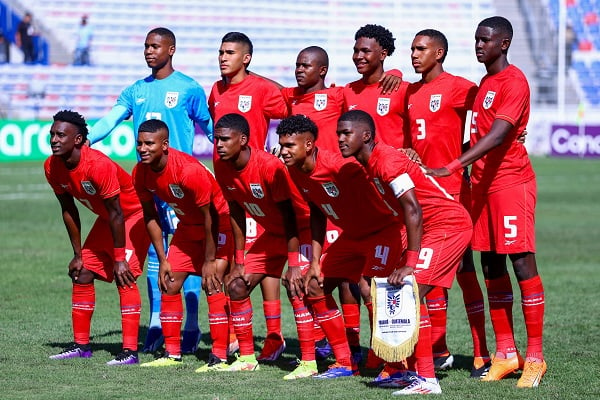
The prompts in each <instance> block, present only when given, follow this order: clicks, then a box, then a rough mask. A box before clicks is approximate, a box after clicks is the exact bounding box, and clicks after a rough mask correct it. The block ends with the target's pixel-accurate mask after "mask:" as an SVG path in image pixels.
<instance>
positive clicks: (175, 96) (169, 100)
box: [165, 92, 179, 108]
mask: <svg viewBox="0 0 600 400" xmlns="http://www.w3.org/2000/svg"><path fill="white" fill-rule="evenodd" d="M177 100H179V92H167V94H166V95H165V106H166V107H167V108H173V107H175V106H176V105H177Z"/></svg>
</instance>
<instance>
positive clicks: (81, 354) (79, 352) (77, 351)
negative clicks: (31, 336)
mask: <svg viewBox="0 0 600 400" xmlns="http://www.w3.org/2000/svg"><path fill="white" fill-rule="evenodd" d="M91 356H92V347H91V346H90V345H89V344H77V343H73V344H72V345H71V346H69V347H67V348H66V349H64V350H63V351H61V352H60V353H58V354H55V355H53V356H50V359H51V360H66V359H69V358H90V357H91Z"/></svg>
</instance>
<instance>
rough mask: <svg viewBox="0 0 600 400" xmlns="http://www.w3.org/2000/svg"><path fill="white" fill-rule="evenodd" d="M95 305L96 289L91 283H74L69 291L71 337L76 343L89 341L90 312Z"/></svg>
mask: <svg viewBox="0 0 600 400" xmlns="http://www.w3.org/2000/svg"><path fill="white" fill-rule="evenodd" d="M95 307H96V291H95V288H94V284H93V283H88V284H85V285H82V284H79V283H74V284H73V291H72V292H71V320H72V322H73V339H74V341H75V343H77V344H88V343H90V327H91V324H92V314H94V308H95Z"/></svg>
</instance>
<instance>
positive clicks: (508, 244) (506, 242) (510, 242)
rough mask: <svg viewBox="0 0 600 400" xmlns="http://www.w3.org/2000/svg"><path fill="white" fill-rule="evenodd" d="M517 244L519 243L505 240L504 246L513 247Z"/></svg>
mask: <svg viewBox="0 0 600 400" xmlns="http://www.w3.org/2000/svg"><path fill="white" fill-rule="evenodd" d="M515 243H517V241H516V240H505V241H504V245H505V246H510V245H512V244H515Z"/></svg>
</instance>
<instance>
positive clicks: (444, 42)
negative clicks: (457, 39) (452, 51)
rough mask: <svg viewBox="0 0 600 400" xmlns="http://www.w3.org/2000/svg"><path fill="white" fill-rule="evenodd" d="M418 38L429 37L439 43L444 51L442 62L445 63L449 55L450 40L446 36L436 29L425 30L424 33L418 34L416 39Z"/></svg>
mask: <svg viewBox="0 0 600 400" xmlns="http://www.w3.org/2000/svg"><path fill="white" fill-rule="evenodd" d="M417 36H427V37H430V38H432V39H433V40H435V41H436V42H438V43H439V44H440V45H441V46H442V48H443V49H444V56H443V57H442V59H441V60H440V61H441V62H444V60H445V59H446V55H447V54H448V39H447V38H446V35H444V34H443V33H442V32H440V31H438V30H435V29H423V30H422V31H419V32H417V34H416V35H415V37H417Z"/></svg>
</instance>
